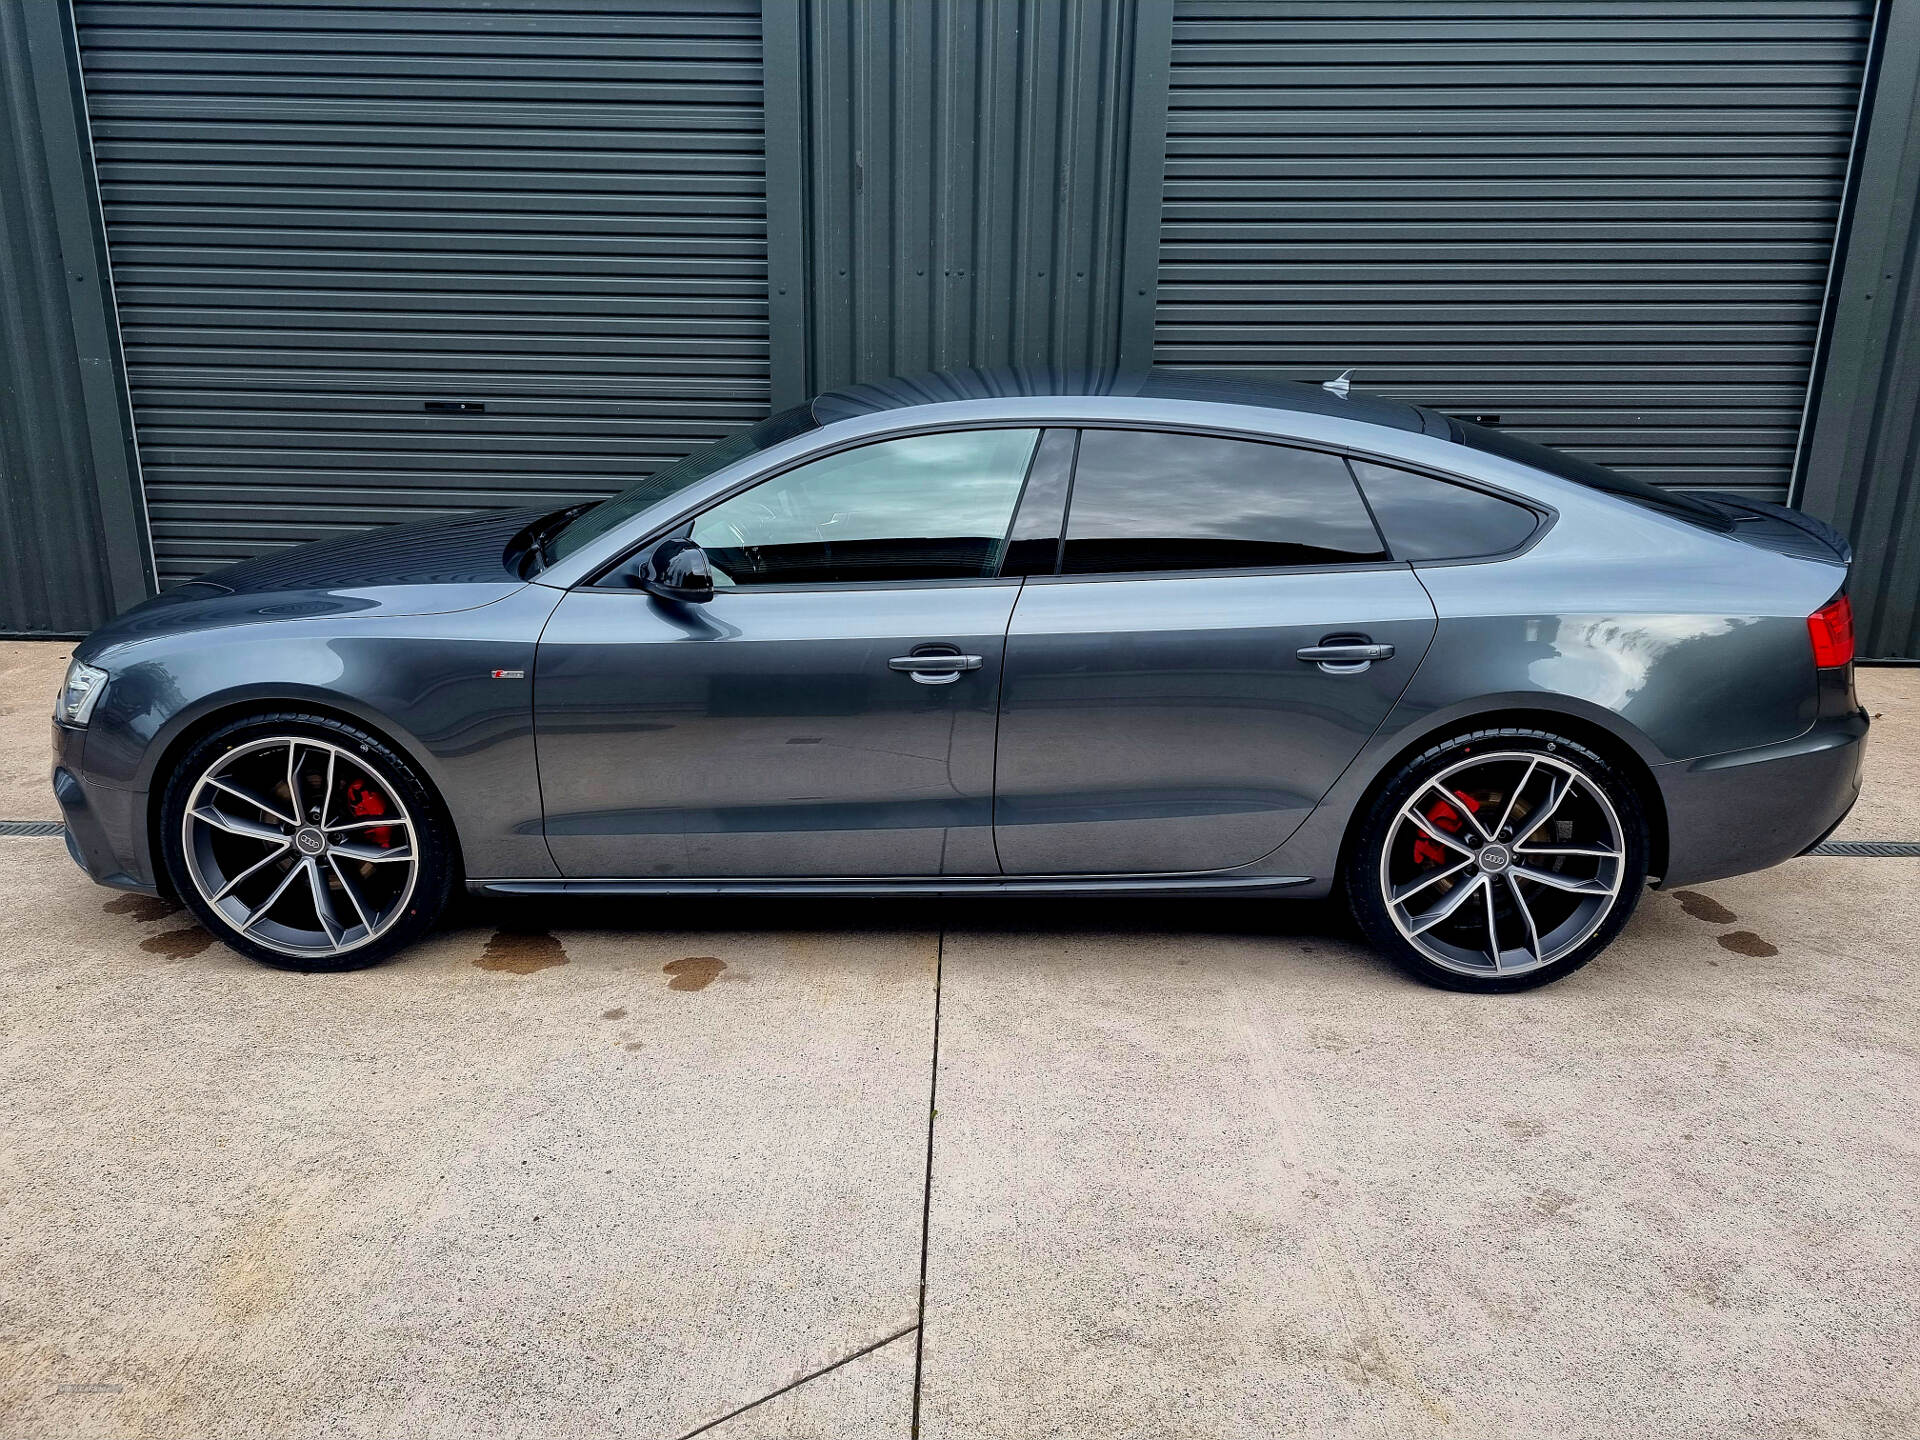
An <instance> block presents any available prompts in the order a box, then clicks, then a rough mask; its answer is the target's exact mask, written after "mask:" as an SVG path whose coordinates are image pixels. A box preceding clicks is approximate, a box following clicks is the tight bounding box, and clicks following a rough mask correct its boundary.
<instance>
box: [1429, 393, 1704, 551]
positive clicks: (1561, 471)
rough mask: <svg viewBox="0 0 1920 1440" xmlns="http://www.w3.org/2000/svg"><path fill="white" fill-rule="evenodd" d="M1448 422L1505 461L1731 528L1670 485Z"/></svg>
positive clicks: (1466, 440) (1460, 436)
mask: <svg viewBox="0 0 1920 1440" xmlns="http://www.w3.org/2000/svg"><path fill="white" fill-rule="evenodd" d="M1447 424H1448V426H1449V427H1450V429H1451V430H1452V438H1453V439H1455V440H1457V441H1458V442H1459V443H1460V444H1462V445H1469V446H1471V447H1472V448H1474V449H1475V450H1481V451H1484V452H1486V453H1487V454H1489V455H1498V456H1499V457H1500V458H1501V459H1503V460H1513V461H1517V462H1518V463H1519V464H1522V465H1527V466H1530V467H1532V468H1533V469H1535V470H1544V471H1546V472H1547V474H1549V475H1557V476H1558V477H1559V478H1560V479H1562V480H1571V481H1573V483H1574V484H1576V485H1584V486H1586V487H1587V488H1588V489H1589V490H1603V491H1605V492H1606V493H1607V494H1609V495H1616V496H1618V497H1619V498H1620V499H1622V500H1630V501H1632V502H1633V503H1634V504H1635V505H1642V506H1645V507H1646V508H1647V509H1649V510H1658V511H1660V512H1662V513H1663V514H1666V515H1672V516H1674V517H1675V518H1676V519H1680V520H1691V521H1692V522H1693V523H1694V524H1696V525H1700V526H1704V527H1705V528H1707V529H1709V530H1731V529H1732V528H1733V521H1731V520H1729V519H1728V518H1727V517H1726V516H1725V515H1723V514H1721V513H1720V512H1719V511H1718V510H1715V509H1714V508H1713V507H1712V506H1711V505H1708V504H1706V503H1704V502H1703V501H1699V500H1695V499H1693V498H1691V497H1690V496H1686V495H1680V494H1676V493H1675V492H1674V491H1672V490H1662V489H1660V488H1659V487H1658V486H1657V485H1649V484H1647V482H1646V481H1644V480H1636V479H1634V478H1633V477H1632V476H1631V475H1622V474H1621V473H1620V472H1619V471H1618V470H1609V469H1608V468H1607V467H1606V466H1604V465H1596V464H1594V463H1593V462H1592V461H1591V460H1582V459H1581V458H1580V457H1579V456H1577V455H1567V454H1564V453H1562V452H1561V451H1559V450H1549V449H1548V448H1547V447H1546V446H1545V445H1536V444H1534V443H1533V441H1531V440H1522V439H1521V438H1520V437H1519V436H1518V435H1509V434H1507V432H1506V431H1504V430H1491V429H1488V428H1487V427H1486V426H1484V425H1475V424H1474V423H1473V422H1472V421H1470V420H1456V419H1454V418H1453V417H1451V416H1449V417H1448V419H1447Z"/></svg>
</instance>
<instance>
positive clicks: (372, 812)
mask: <svg viewBox="0 0 1920 1440" xmlns="http://www.w3.org/2000/svg"><path fill="white" fill-rule="evenodd" d="M347 809H348V810H350V811H351V812H352V813H353V817H354V818H355V819H356V820H372V819H374V818H375V817H377V816H380V815H384V814H386V813H387V802H386V801H385V800H383V799H381V798H380V792H379V791H378V790H369V789H368V788H367V787H366V786H365V785H363V784H361V783H360V782H359V781H358V780H349V781H348V782H347ZM366 836H367V838H368V839H369V840H371V841H373V843H374V844H376V845H378V846H379V847H380V848H381V849H383V850H384V849H387V848H388V847H390V846H391V845H392V844H393V828H392V827H391V826H388V825H375V826H372V827H371V828H369V829H368V830H367V831H366Z"/></svg>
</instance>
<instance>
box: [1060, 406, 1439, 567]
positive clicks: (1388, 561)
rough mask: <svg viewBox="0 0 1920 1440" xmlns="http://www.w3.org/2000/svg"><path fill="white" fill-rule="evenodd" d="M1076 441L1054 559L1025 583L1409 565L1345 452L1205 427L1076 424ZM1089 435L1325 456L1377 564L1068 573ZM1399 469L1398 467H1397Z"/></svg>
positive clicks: (1351, 562)
mask: <svg viewBox="0 0 1920 1440" xmlns="http://www.w3.org/2000/svg"><path fill="white" fill-rule="evenodd" d="M1079 428H1080V436H1079V439H1077V440H1076V441H1075V442H1074V447H1073V473H1072V474H1071V475H1069V476H1068V477H1067V503H1066V506H1065V508H1064V509H1063V510H1062V511H1061V512H1060V548H1059V551H1058V552H1057V555H1056V557H1055V559H1054V570H1053V574H1051V575H1031V576H1029V577H1027V578H1029V579H1031V580H1155V579H1170V578H1171V579H1189V578H1193V577H1196V576H1205V575H1240V576H1246V575H1307V574H1329V573H1345V572H1348V571H1354V572H1358V571H1362V570H1383V569H1385V570H1393V569H1399V568H1400V567H1401V566H1403V565H1407V564H1409V563H1410V562H1408V561H1404V560H1398V559H1396V558H1395V557H1394V553H1393V546H1392V545H1391V544H1389V543H1388V541H1387V536H1386V532H1385V531H1383V530H1382V529H1381V528H1380V522H1379V521H1377V520H1375V519H1374V518H1373V507H1372V506H1371V505H1369V504H1368V503H1367V495H1366V492H1365V491H1364V490H1362V489H1361V488H1360V478H1359V477H1358V476H1357V475H1355V474H1354V473H1353V465H1352V463H1351V462H1350V461H1349V459H1348V457H1347V455H1346V452H1345V451H1343V450H1337V449H1334V448H1332V447H1329V446H1325V445H1302V444H1298V443H1296V442H1294V441H1292V440H1288V439H1283V438H1279V437H1276V436H1264V437H1263V436H1257V435H1249V434H1246V433H1245V432H1239V433H1234V432H1228V431H1220V430H1216V429H1214V428H1213V427H1211V426H1193V425H1182V426H1178V427H1169V426H1166V425H1155V424H1151V423H1140V424H1125V425H1122V424H1113V425H1107V424H1100V425H1082V426H1080V427H1079ZM1089 430H1138V431H1141V432H1143V433H1146V434H1150V435H1194V436H1204V437H1206V438H1208V439H1212V440H1240V441H1244V442H1246V443H1247V444H1251V445H1271V446H1273V447H1275V448H1277V449H1284V450H1304V451H1307V452H1308V453H1310V454H1315V455H1331V456H1333V457H1334V458H1335V459H1337V460H1339V461H1340V468H1341V469H1343V470H1344V471H1345V472H1346V475H1347V483H1348V484H1349V485H1351V486H1353V493H1354V495H1355V497H1356V498H1357V499H1358V500H1359V501H1360V510H1361V513H1362V514H1364V515H1365V516H1366V517H1367V523H1368V524H1369V525H1371V526H1372V527H1373V534H1374V538H1375V539H1376V540H1378V541H1379V542H1380V552H1381V556H1382V558H1381V559H1378V560H1331V561H1328V562H1327V563H1326V564H1324V565H1235V566H1230V567H1223V568H1220V569H1212V568H1209V569H1204V570H1200V569H1192V568H1186V569H1167V570H1094V571H1088V572H1085V573H1074V574H1069V573H1068V572H1067V570H1066V563H1067V532H1068V530H1069V529H1070V528H1071V527H1072V524H1073V501H1074V496H1075V494H1076V493H1077V492H1078V489H1079V484H1080V457H1081V456H1082V455H1083V454H1085V453H1086V445H1085V443H1084V442H1085V439H1086V432H1087V431H1089ZM1402 468H1404V467H1402Z"/></svg>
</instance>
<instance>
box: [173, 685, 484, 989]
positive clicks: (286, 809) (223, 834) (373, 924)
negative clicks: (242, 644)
mask: <svg viewBox="0 0 1920 1440" xmlns="http://www.w3.org/2000/svg"><path fill="white" fill-rule="evenodd" d="M160 837H161V845H162V849H163V852H164V856H165V861H166V865H167V871H168V874H169V875H170V876H171V878H172V880H173V884H174V888H175V889H176V890H177V891H178V892H179V894H180V896H181V898H182V899H183V900H184V901H185V902H186V903H187V905H188V906H189V907H190V908H191V909H192V910H193V912H194V914H195V915H197V916H198V917H199V919H200V922H201V923H202V924H203V925H205V926H206V927H207V928H208V929H209V930H211V931H212V932H213V933H214V934H215V935H217V936H219V937H220V938H221V939H222V940H223V941H225V942H226V943H227V944H228V945H230V946H232V947H233V948H234V949H235V950H238V951H240V952H241V953H242V954H244V955H249V956H251V957H252V958H254V959H256V960H261V961H264V962H266V963H267V964H270V965H279V966H284V967H287V968H290V969H300V970H346V969H353V968H356V967H359V966H362V965H371V964H374V963H375V962H377V961H379V960H383V959H385V958H386V957H387V956H389V955H391V954H393V953H394V952H395V951H397V950H399V949H400V948H401V947H402V946H405V945H407V944H409V943H411V942H412V941H413V940H415V939H417V938H419V937H420V936H421V935H423V934H425V933H426V932H427V930H429V929H430V928H431V927H432V926H433V924H434V922H435V921H436V920H437V919H438V918H439V916H440V913H441V911H442V910H443V909H444V908H445V906H446V902H447V896H448V894H449V892H450V890H451V888H452V881H453V869H454V864H453V850H452V846H451V845H450V844H449V842H448V836H447V833H446V827H445V822H444V821H442V820H441V819H440V810H439V806H438V805H437V804H436V803H435V802H434V797H433V795H432V793H431V792H430V791H429V789H428V788H427V785H426V782H425V781H424V780H423V779H422V778H421V777H420V775H419V774H418V773H417V772H416V770H415V769H414V767H413V766H412V765H410V764H409V763H408V762H407V761H406V760H405V759H404V758H403V757H402V756H400V755H398V754H396V753H395V752H394V750H393V749H392V748H391V747H390V746H388V745H386V744H385V743H384V742H382V741H380V740H379V739H377V738H376V737H374V736H372V735H369V734H367V733H366V732H365V731H362V730H360V729H358V728H357V727H355V726H352V725H348V724H346V723H344V722H342V721H339V720H335V719H333V718H331V717H327V716H317V715H300V714H279V715H262V716H258V717H251V718H249V719H246V720H242V721H238V722H236V723H234V724H231V725H227V726H224V727H222V728H221V729H219V730H216V731H215V732H213V733H212V734H211V735H208V736H207V737H206V738H205V739H203V740H201V741H200V743H199V744H197V745H195V746H194V747H193V749H192V750H191V751H189V752H188V754H187V755H186V757H185V759H184V760H183V761H182V763H181V764H180V765H179V766H178V767H176V769H175V771H174V773H173V775H172V777H171V778H170V780H169V781H168V784H167V789H166V793H165V797H164V799H163V802H162V809H161V824H160Z"/></svg>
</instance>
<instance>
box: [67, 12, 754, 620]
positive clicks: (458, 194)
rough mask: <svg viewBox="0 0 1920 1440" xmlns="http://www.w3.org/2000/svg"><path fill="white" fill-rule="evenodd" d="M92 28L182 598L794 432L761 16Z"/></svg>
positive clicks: (376, 16) (164, 567) (165, 576)
mask: <svg viewBox="0 0 1920 1440" xmlns="http://www.w3.org/2000/svg"><path fill="white" fill-rule="evenodd" d="M76 13H77V16H78V20H79V25H80V44H81V52H82V61H83V68H84V72H85V76H86V88H87V94H88V98H89V103H90V107H91V112H92V117H93V133H94V144H95V149H96V153H97V156H98V164H99V175H100V189H101V194H102V198H103V202H104V206H105V217H106V228H107V236H108V240H109V243H110V245H111V249H112V254H113V264H114V272H115V277H116V280H117V285H118V297H119V303H120V318H121V324H122V327H123V329H124V333H125V338H126V354H127V367H128V372H129V376H130V379H131V383H132V387H133V400H134V406H135V416H136V421H137V429H138V434H139V440H140V446H141V455H142V459H143V462H144V467H145V472H146V483H147V496H148V501H149V505H150V508H151V511H152V516H153V534H154V545H155V549H156V552H157V557H158V561H159V565H160V569H161V577H162V580H163V582H169V581H177V580H181V579H184V578H186V577H188V576H191V575H193V574H195V573H197V572H199V571H202V570H205V569H207V568H209V567H211V566H214V565H218V564H221V563H223V562H225V561H229V560H234V559H239V558H242V557H244V556H248V555H254V554H258V553H260V552H262V551H265V550H269V549H272V548H274V547H277V546H282V545H287V544H292V543H295V542H298V541H303V540H312V539H318V538H322V537H325V536H329V535H333V534H337V533H340V532H342V531H349V530H352V529H355V528H358V527H363V526H367V525H374V524H386V523H391V522H395V521H402V520H408V519H415V518H423V517H427V516H434V515H446V514H454V513H459V512H462V511H473V510H479V509H486V508H504V507H512V506H519V505H542V506H558V505H561V504H564V503H567V502H568V501H570V500H574V499H580V498H586V497H589V496H593V495H600V494H606V493H610V492H611V491H613V490H617V489H619V488H621V487H622V486H623V485H625V484H627V483H629V482H630V481H631V480H633V479H635V478H637V477H638V476H640V475H642V474H644V473H646V472H647V471H649V470H652V469H654V468H656V467H657V466H659V465H660V464H663V463H665V462H666V461H669V460H671V459H673V458H675V457H677V456H679V455H681V454H683V453H685V452H686V451H687V450H689V449H691V448H693V447H694V446H695V445H697V444H699V443H701V442H702V441H705V440H708V439H711V438H713V437H715V436H717V435H720V434H723V433H725V432H726V431H727V430H729V429H731V428H733V427H735V426H737V425H739V424H740V423H742V422H744V421H748V420H751V419H753V418H755V417H757V416H758V415H760V414H763V413H765V410H766V406H767V385H768V380H767V370H768V359H767V314H766V311H767V297H766V219H765V178H764V162H763V154H762V116H761V63H760V18H759V5H758V3H757V0H567V3H565V4H556V3H554V0H498V3H492V4H489V5H487V6H485V7H478V6H474V5H471V4H467V3H465V0H408V3H407V4H406V5H405V6H393V5H374V4H353V3H313V4H298V3H284V4H259V3H253V4H241V3H231V0H207V3H198V4H174V3H142V0H81V3H79V4H78V5H77V7H76ZM450 404H451V405H460V404H465V405H469V406H484V407H485V408H484V411H479V410H468V411H460V410H448V409H445V408H436V407H445V406H447V405H450Z"/></svg>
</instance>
